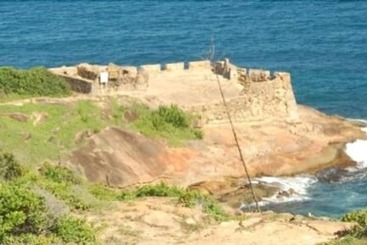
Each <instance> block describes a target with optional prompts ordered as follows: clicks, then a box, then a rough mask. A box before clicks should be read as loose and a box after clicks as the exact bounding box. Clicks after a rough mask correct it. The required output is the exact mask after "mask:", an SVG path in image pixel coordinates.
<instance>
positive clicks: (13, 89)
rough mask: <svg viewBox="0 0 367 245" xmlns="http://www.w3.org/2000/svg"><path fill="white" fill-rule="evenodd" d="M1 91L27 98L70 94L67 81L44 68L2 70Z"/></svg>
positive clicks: (0, 69) (0, 75)
mask: <svg viewBox="0 0 367 245" xmlns="http://www.w3.org/2000/svg"><path fill="white" fill-rule="evenodd" d="M0 90H1V91H2V92H3V93H5V94H6V95H8V94H18V95H27V96H62V95H69V94H70V87H69V84H68V83H67V82H66V81H65V79H63V78H61V77H59V76H57V75H55V74H53V73H51V72H49V71H48V70H47V69H46V68H44V67H35V68H32V69H29V70H17V69H14V68H12V67H2V68H0Z"/></svg>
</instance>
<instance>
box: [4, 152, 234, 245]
mask: <svg viewBox="0 0 367 245" xmlns="http://www.w3.org/2000/svg"><path fill="white" fill-rule="evenodd" d="M0 164H1V168H0V176H11V178H3V177H2V178H1V179H0V217H2V218H1V219H0V243H1V244H58V243H65V244H68V243H71V244H96V243H97V240H96V233H97V228H96V227H93V226H91V225H90V224H88V223H87V222H86V220H84V219H82V218H78V217H76V216H75V215H73V213H74V212H81V211H84V210H90V211H92V210H94V209H95V208H100V207H101V206H100V205H101V203H109V202H111V201H129V200H134V199H137V198H141V197H150V196H159V197H173V198H174V200H176V204H177V205H184V206H186V207H192V206H197V205H199V206H201V207H202V210H203V212H204V213H207V214H208V215H209V216H210V217H212V218H213V219H215V220H217V221H223V220H227V219H229V218H230V216H229V215H227V214H226V212H225V211H224V210H223V209H222V207H221V206H220V204H219V203H218V202H217V201H216V200H214V199H213V198H211V197H210V196H207V195H204V194H202V193H200V192H198V191H194V190H188V189H185V188H180V187H176V186H170V185H167V184H164V183H159V184H156V185H145V186H140V187H136V188H129V189H114V188H109V187H106V186H103V185H99V184H91V183H89V182H87V181H86V180H83V179H82V178H80V177H78V176H77V175H75V173H74V172H73V171H72V170H70V169H68V168H66V167H63V166H57V165H52V164H50V163H44V164H42V165H41V167H40V168H39V169H38V170H37V171H34V170H31V169H26V168H24V167H22V166H21V165H20V164H19V163H18V161H17V160H16V159H15V158H14V156H13V155H12V154H9V153H1V154H0ZM14 170H15V171H14ZM77 189H79V192H76V191H75V190H77Z"/></svg>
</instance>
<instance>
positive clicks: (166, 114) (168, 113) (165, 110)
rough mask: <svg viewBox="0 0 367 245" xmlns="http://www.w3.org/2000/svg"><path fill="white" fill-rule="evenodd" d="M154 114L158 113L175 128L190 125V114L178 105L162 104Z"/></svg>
mask: <svg viewBox="0 0 367 245" xmlns="http://www.w3.org/2000/svg"><path fill="white" fill-rule="evenodd" d="M152 115H157V116H158V117H160V118H162V120H163V121H165V122H166V123H169V124H171V125H172V126H174V127H175V128H187V127H189V125H190V122H189V121H190V120H189V118H188V116H187V115H186V114H185V112H183V111H182V110H181V109H180V108H178V107H177V106H176V105H171V106H170V107H167V106H160V107H159V108H158V110H156V111H154V112H153V113H152Z"/></svg>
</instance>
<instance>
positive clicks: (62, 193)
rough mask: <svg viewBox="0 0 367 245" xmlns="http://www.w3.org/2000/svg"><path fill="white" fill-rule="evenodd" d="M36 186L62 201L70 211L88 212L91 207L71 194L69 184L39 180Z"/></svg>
mask: <svg viewBox="0 0 367 245" xmlns="http://www.w3.org/2000/svg"><path fill="white" fill-rule="evenodd" d="M37 185H38V186H40V187H41V188H44V189H45V190H47V191H49V192H51V193H52V194H53V195H55V196H56V197H57V198H59V199H60V200H62V201H64V202H65V203H66V204H67V205H68V206H69V207H70V208H72V209H75V210H88V209H90V208H91V207H92V205H91V203H89V202H87V201H86V200H84V199H83V198H81V197H80V196H78V195H76V194H75V193H74V192H73V190H72V188H71V187H72V186H71V185H70V184H67V183H58V182H52V181H49V180H42V179H40V180H38V181H37Z"/></svg>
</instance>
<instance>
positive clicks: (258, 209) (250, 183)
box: [214, 71, 261, 212]
mask: <svg viewBox="0 0 367 245" xmlns="http://www.w3.org/2000/svg"><path fill="white" fill-rule="evenodd" d="M214 72H215V71H214ZM215 75H216V77H217V83H218V87H219V91H220V95H221V97H222V101H223V105H224V108H225V110H226V113H227V117H228V120H229V123H230V124H231V129H232V133H233V137H234V140H235V141H236V146H237V150H238V154H239V155H240V160H241V162H242V166H243V168H244V169H245V172H246V177H247V180H248V183H249V185H250V189H251V194H252V197H253V199H254V201H255V206H256V211H257V212H261V210H260V207H259V203H258V200H257V197H256V194H255V191H254V188H253V185H252V182H251V178H250V175H249V173H248V170H247V165H246V162H245V159H244V157H243V154H242V150H241V147H240V143H239V140H238V137H237V133H236V130H235V128H234V126H233V121H232V117H231V113H229V110H228V105H227V101H226V99H225V97H224V93H223V89H222V85H221V84H220V81H219V76H218V74H217V73H215Z"/></svg>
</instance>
